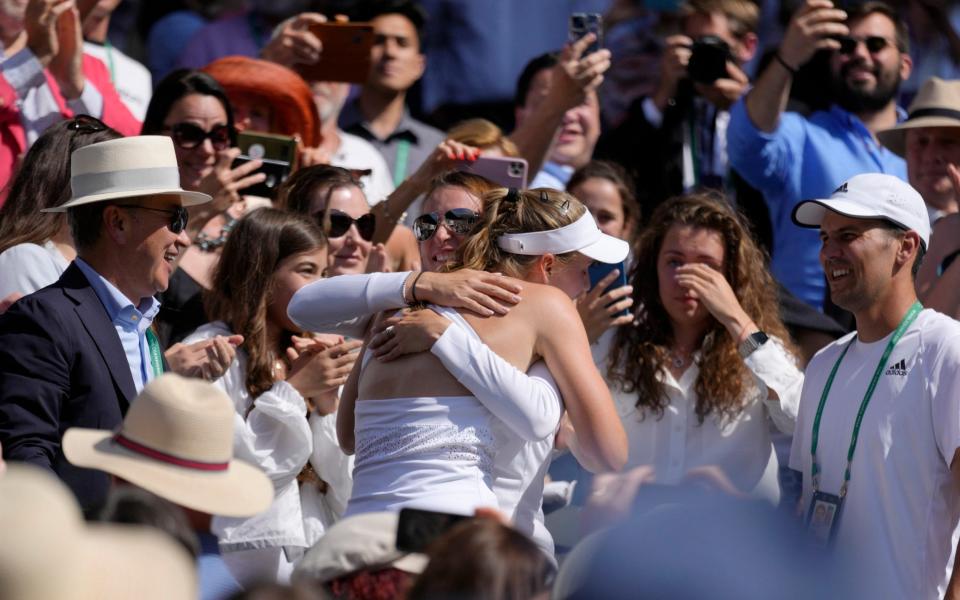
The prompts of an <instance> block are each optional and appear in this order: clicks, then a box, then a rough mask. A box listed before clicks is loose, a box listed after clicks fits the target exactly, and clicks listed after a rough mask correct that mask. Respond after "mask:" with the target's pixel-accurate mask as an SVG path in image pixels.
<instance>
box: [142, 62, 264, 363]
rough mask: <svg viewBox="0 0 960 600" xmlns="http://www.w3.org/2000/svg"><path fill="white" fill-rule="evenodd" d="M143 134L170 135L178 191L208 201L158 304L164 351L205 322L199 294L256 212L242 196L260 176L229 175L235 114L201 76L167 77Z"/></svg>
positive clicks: (250, 169)
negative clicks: (247, 216)
mask: <svg viewBox="0 0 960 600" xmlns="http://www.w3.org/2000/svg"><path fill="white" fill-rule="evenodd" d="M143 134H145V135H146V134H149V135H167V136H170V137H171V138H172V139H173V146H174V150H175V151H176V153H177V162H178V163H179V166H180V183H181V185H182V187H183V188H184V189H186V190H190V191H199V192H205V193H207V194H210V195H211V196H212V197H213V201H212V202H209V203H207V204H204V205H200V206H198V207H197V208H191V209H190V211H191V212H190V223H189V226H188V229H187V235H188V236H189V237H190V239H192V240H193V241H194V244H193V245H192V246H190V247H189V248H187V250H186V251H185V252H184V253H183V256H182V257H181V259H180V261H179V263H178V264H177V270H176V271H175V272H174V274H173V276H172V277H171V279H170V286H169V287H168V288H167V291H166V292H164V293H163V294H162V295H161V297H160V300H161V306H162V307H161V309H160V315H159V317H158V318H157V321H156V322H157V332H158V337H159V338H160V342H161V344H163V345H164V346H169V345H172V344H174V343H176V342H179V341H181V340H182V339H183V338H184V337H185V336H186V335H187V334H189V333H190V332H191V331H193V330H194V329H196V328H197V327H199V326H200V325H202V324H203V323H206V322H207V318H206V315H205V314H204V311H203V303H202V300H201V292H202V290H204V289H209V288H210V285H211V278H212V275H213V270H214V268H215V267H216V264H217V261H218V260H219V257H220V248H221V247H222V246H223V244H224V242H226V239H227V235H228V234H229V232H230V229H232V227H233V226H234V224H235V223H236V221H237V219H238V218H240V217H241V216H242V215H243V214H244V212H245V211H247V210H249V209H251V208H254V207H255V206H256V205H257V204H256V203H254V204H251V205H250V206H248V202H246V201H244V199H243V198H242V197H241V195H240V190H242V189H244V188H246V187H248V186H250V185H253V184H255V183H259V182H261V181H263V178H264V175H263V173H254V171H255V170H256V169H257V168H258V167H259V166H260V165H259V161H251V162H249V163H247V164H244V165H241V166H239V167H237V168H235V169H234V168H232V163H233V160H234V159H235V158H236V157H237V156H239V155H240V149H239V148H235V147H234V145H235V144H234V141H235V137H236V134H235V129H234V120H233V110H232V108H231V106H230V102H229V101H228V100H227V95H226V93H225V92H224V90H223V88H222V87H220V84H219V83H217V82H216V81H215V80H214V79H213V78H212V77H210V76H209V75H206V74H205V73H201V72H199V71H190V70H187V69H180V70H177V71H174V72H172V73H170V74H169V75H167V76H166V77H164V78H163V80H162V81H161V82H160V83H159V84H157V88H156V90H154V93H153V97H152V98H151V99H150V105H149V107H148V108H147V115H146V118H145V119H144V121H143Z"/></svg>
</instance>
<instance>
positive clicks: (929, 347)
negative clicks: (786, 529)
mask: <svg viewBox="0 0 960 600" xmlns="http://www.w3.org/2000/svg"><path fill="white" fill-rule="evenodd" d="M792 215H793V220H794V222H795V223H796V224H797V225H799V226H800V227H809V228H812V229H813V230H814V231H816V230H819V236H820V240H821V248H820V252H819V258H820V263H821V264H822V266H823V270H824V272H825V273H826V275H827V281H828V283H829V286H830V293H831V296H832V298H833V300H834V301H835V302H836V304H837V305H838V306H840V307H842V308H845V309H846V310H849V311H850V312H852V313H853V314H854V316H855V317H856V321H857V331H856V332H854V333H851V334H849V335H847V336H845V337H843V338H841V339H839V340H837V341H836V342H834V343H833V344H831V345H829V346H827V347H826V348H824V349H823V350H822V351H820V352H819V353H818V354H817V355H816V356H815V357H814V358H813V360H811V361H810V364H809V365H808V366H807V369H806V374H805V378H804V382H803V391H802V393H801V396H800V410H799V413H798V415H797V424H796V429H795V433H794V438H793V447H792V449H791V453H790V466H791V468H794V469H797V470H799V471H801V472H802V473H803V504H802V506H803V510H804V515H805V518H806V522H807V526H808V527H810V528H812V527H811V526H812V525H814V523H813V521H815V520H816V513H817V512H818V511H819V510H820V507H823V509H824V512H823V516H824V517H825V521H822V522H821V523H819V524H818V528H819V529H820V531H821V532H822V533H823V538H822V539H823V541H824V542H828V543H829V541H830V540H832V545H833V550H834V553H833V555H832V557H831V558H832V559H834V560H836V561H840V562H839V564H844V562H843V561H845V560H854V561H856V564H857V566H860V567H863V572H864V573H869V574H870V577H869V578H866V579H863V580H852V582H853V583H854V585H855V586H856V589H855V590H854V593H851V594H848V596H849V597H854V598H911V599H926V598H929V599H934V598H944V597H946V598H957V597H958V595H957V594H958V593H960V572H957V570H956V563H955V562H954V560H953V557H954V554H955V546H956V544H957V532H958V529H957V525H958V522H960V324H958V323H957V321H956V320H954V319H951V318H949V317H947V316H945V315H943V314H940V313H939V312H936V311H935V310H931V309H930V308H926V309H925V308H924V307H923V306H921V305H920V302H918V301H917V294H916V292H915V290H914V279H915V277H916V274H917V270H918V267H919V265H920V262H921V260H922V259H923V256H924V253H925V250H926V248H927V246H928V245H929V243H930V219H929V217H928V216H927V209H926V206H925V204H924V201H923V198H921V197H920V194H918V193H917V191H916V190H914V189H913V188H912V187H911V186H910V185H909V184H907V183H906V182H904V181H902V180H901V179H899V178H897V177H894V176H892V175H884V174H877V173H867V174H863V175H857V176H855V177H853V178H851V179H850V180H848V181H846V182H844V183H843V184H841V185H840V187H838V188H837V189H836V190H835V191H834V192H833V194H831V195H830V197H829V198H828V199H821V200H808V201H804V202H802V203H800V204H798V205H797V206H796V208H795V209H794V210H793V211H792ZM811 533H814V532H811Z"/></svg>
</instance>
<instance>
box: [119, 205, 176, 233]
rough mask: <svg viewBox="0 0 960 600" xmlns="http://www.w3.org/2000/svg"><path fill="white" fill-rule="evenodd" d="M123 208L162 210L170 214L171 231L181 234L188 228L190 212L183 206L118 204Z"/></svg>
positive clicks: (169, 226) (168, 226)
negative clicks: (167, 208) (161, 206)
mask: <svg viewBox="0 0 960 600" xmlns="http://www.w3.org/2000/svg"><path fill="white" fill-rule="evenodd" d="M117 206H119V207H121V208H138V209H140V210H152V211H153V212H160V213H163V214H166V215H170V222H169V223H167V228H168V229H170V231H171V232H173V233H175V234H177V235H180V232H181V231H183V230H184V229H186V228H187V220H188V219H189V218H190V214H189V213H188V212H187V209H185V208H184V207H182V206H175V207H174V208H172V209H170V210H166V209H163V208H150V207H149V206H138V205H136V204H117Z"/></svg>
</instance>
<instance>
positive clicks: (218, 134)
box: [166, 123, 233, 150]
mask: <svg viewBox="0 0 960 600" xmlns="http://www.w3.org/2000/svg"><path fill="white" fill-rule="evenodd" d="M166 129H169V131H170V137H172V138H173V142H174V143H175V144H176V145H178V146H180V147H181V148H183V149H184V150H191V149H193V148H196V147H197V146H199V145H200V144H202V143H203V140H206V139H209V140H210V143H211V144H212V145H213V149H214V150H225V149H227V148H229V147H230V146H231V144H232V143H233V129H232V128H231V127H230V126H229V125H214V126H213V129H211V130H210V131H204V130H203V128H202V127H200V126H199V125H194V124H193V123H174V124H173V125H171V126H170V127H168V128H166Z"/></svg>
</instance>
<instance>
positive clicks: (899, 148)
mask: <svg viewBox="0 0 960 600" xmlns="http://www.w3.org/2000/svg"><path fill="white" fill-rule="evenodd" d="M918 127H960V80H956V79H952V80H949V81H946V80H943V79H940V78H939V77H931V78H930V79H928V80H926V81H925V82H924V84H923V86H921V87H920V91H919V92H917V97H916V98H914V99H913V102H911V103H910V109H909V110H908V111H907V120H906V121H904V122H902V123H900V124H899V125H897V126H896V127H891V128H890V129H884V130H882V131H878V132H877V139H879V140H880V143H881V144H883V145H884V146H886V147H887V148H890V150H891V151H893V152H894V153H895V154H898V155H900V156H904V155H906V153H907V144H906V138H907V130H908V129H916V128H918Z"/></svg>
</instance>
